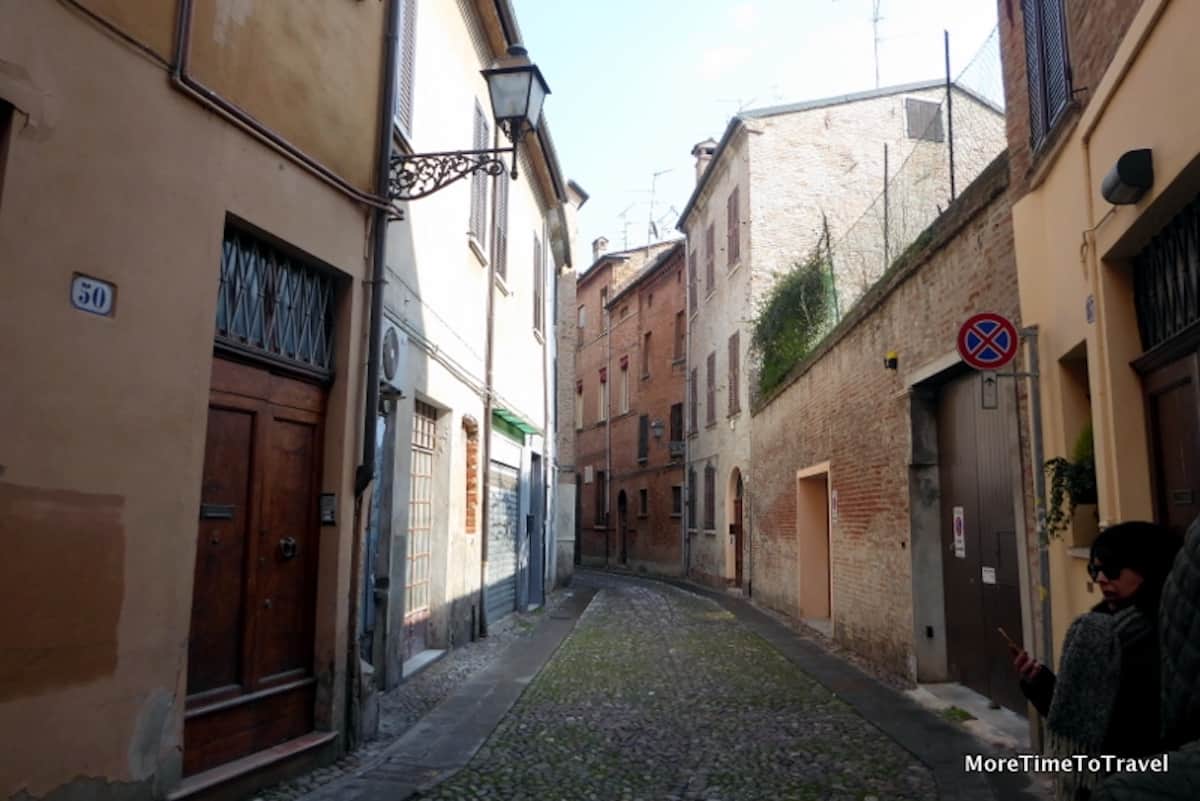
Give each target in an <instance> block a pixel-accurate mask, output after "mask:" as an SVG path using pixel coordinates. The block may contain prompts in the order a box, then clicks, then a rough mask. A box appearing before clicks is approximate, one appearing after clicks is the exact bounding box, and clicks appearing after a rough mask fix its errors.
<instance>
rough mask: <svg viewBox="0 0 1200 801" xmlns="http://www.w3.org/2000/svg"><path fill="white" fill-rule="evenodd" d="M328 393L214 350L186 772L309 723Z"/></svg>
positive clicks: (291, 734)
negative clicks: (230, 359)
mask: <svg viewBox="0 0 1200 801" xmlns="http://www.w3.org/2000/svg"><path fill="white" fill-rule="evenodd" d="M324 404H325V392H324V390H323V389H322V388H321V387H319V386H316V385H313V384H308V383H306V382H302V381H297V380H294V379H291V378H286V377H283V376H279V375H274V374H272V373H270V372H269V371H268V370H266V369H263V368H258V367H251V366H248V365H244V364H235V363H233V362H228V361H225V360H223V359H216V360H214V363H213V370H212V392H211V394H210V399H209V409H208V428H207V432H206V439H205V450H204V473H203V481H202V484H201V490H200V524H199V529H198V532H197V534H198V536H197V539H196V565H195V578H194V583H193V590H192V618H191V627H190V630H189V633H188V674H187V700H186V707H185V713H184V735H183V736H184V752H183V772H184V774H185V775H190V774H193V773H197V772H199V771H203V770H207V769H208V768H212V767H214V766H216V765H220V764H223V763H225V762H229V761H231V760H234V759H237V758H239V757H242V756H246V755H247V754H250V753H253V752H255V751H261V750H264V749H267V748H271V747H273V746H276V745H279V744H280V743H282V742H285V741H287V740H290V739H292V738H295V737H298V736H300V735H302V734H305V733H306V732H308V731H311V730H312V727H313V703H314V692H315V689H316V679H315V677H314V674H313V639H314V635H315V627H316V584H317V555H318V552H319V548H318V539H319V536H318V520H317V495H318V492H319V487H320V478H319V476H320V455H321V441H322V436H321V429H322V415H323V412H324Z"/></svg>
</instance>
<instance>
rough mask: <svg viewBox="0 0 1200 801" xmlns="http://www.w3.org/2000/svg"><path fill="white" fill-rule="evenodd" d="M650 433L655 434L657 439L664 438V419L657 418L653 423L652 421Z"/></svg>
mask: <svg viewBox="0 0 1200 801" xmlns="http://www.w3.org/2000/svg"><path fill="white" fill-rule="evenodd" d="M650 433H651V434H653V435H654V438H655V439H662V435H663V421H662V420H655V421H653V422H652V423H650Z"/></svg>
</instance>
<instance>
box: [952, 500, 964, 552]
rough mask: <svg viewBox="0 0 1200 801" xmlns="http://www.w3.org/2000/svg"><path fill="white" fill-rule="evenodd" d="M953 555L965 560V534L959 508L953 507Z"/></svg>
mask: <svg viewBox="0 0 1200 801" xmlns="http://www.w3.org/2000/svg"><path fill="white" fill-rule="evenodd" d="M954 555H955V556H957V557H958V558H959V559H966V558H967V532H966V524H965V522H964V521H963V508H962V507H961V506H955V507H954Z"/></svg>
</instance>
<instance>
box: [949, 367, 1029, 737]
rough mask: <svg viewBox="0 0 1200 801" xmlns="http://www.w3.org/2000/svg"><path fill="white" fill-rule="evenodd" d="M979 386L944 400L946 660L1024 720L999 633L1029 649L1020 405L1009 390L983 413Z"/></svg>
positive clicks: (952, 389)
mask: <svg viewBox="0 0 1200 801" xmlns="http://www.w3.org/2000/svg"><path fill="white" fill-rule="evenodd" d="M980 381H981V379H980V376H979V374H978V373H974V372H972V373H970V374H968V375H964V376H962V377H961V378H958V379H956V380H954V381H951V382H950V383H948V384H946V385H945V386H943V387H942V389H941V392H940V394H939V398H938V466H939V470H938V473H939V476H938V479H939V482H940V490H941V516H942V526H941V530H942V576H943V588H944V594H945V609H946V654H947V659H948V663H949V673H950V677H951V679H952V680H954V681H957V682H959V683H960V684H963V685H965V686H967V687H970V688H971V689H972V690H975V691H976V692H978V693H980V694H981V695H984V696H986V697H987V698H989V699H991V700H992V701H994V702H995V703H998V704H1000V705H1003V706H1005V707H1008V708H1009V709H1012V710H1014V711H1016V712H1019V713H1021V714H1024V713H1025V700H1024V697H1023V696H1022V694H1021V691H1020V687H1019V685H1018V683H1017V677H1016V674H1015V673H1013V670H1012V658H1011V657H1010V656H1009V654H1008V647H1007V645H1006V644H1005V642H1004V640H1003V638H1002V637H1001V635H1000V633H999V632H998V631H996V629H997V628H1003V629H1004V631H1005V632H1006V633H1007V634H1008V635H1009V636H1010V637H1012V638H1013V639H1014V640H1016V641H1017V642H1018V643H1019V642H1021V632H1022V627H1021V591H1020V571H1019V567H1018V563H1017V559H1018V549H1017V536H1016V514H1015V511H1014V494H1013V483H1014V482H1013V472H1014V469H1013V460H1014V459H1015V458H1018V457H1017V454H1018V453H1019V451H1018V450H1017V448H1016V447H1014V445H1015V442H1016V436H1017V432H1016V430H1015V428H1014V426H1015V420H1016V415H1015V413H1014V408H1013V407H1014V406H1015V399H1014V398H1013V392H1012V385H1011V384H1009V385H1007V386H1001V388H1000V392H999V408H997V409H984V408H982V401H981V392H982V387H981V384H980ZM956 527H957V528H958V529H959V535H958V537H957V538H956V536H955V533H956V532H955V529H956Z"/></svg>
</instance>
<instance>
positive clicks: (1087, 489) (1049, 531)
mask: <svg viewBox="0 0 1200 801" xmlns="http://www.w3.org/2000/svg"><path fill="white" fill-rule="evenodd" d="M1045 470H1046V475H1047V476H1048V477H1049V479H1050V497H1049V499H1048V500H1047V504H1046V507H1047V508H1046V536H1047V537H1049V538H1053V537H1056V536H1059V535H1061V534H1062V533H1063V532H1064V531H1066V530H1067V528H1068V527H1069V526H1070V524H1071V520H1072V518H1073V516H1074V514H1075V507H1077V506H1080V505H1082V504H1091V503H1096V501H1097V490H1096V451H1095V447H1094V442H1093V439H1092V424H1091V423H1090V422H1089V423H1088V424H1087V425H1085V426H1084V428H1083V430H1082V431H1081V432H1079V437H1078V439H1076V440H1075V448H1074V449H1073V451H1072V452H1071V459H1070V461H1068V460H1067V459H1064V458H1062V457H1061V456H1056V457H1055V458H1053V459H1050V460H1048V461H1047V462H1046V464H1045Z"/></svg>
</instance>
